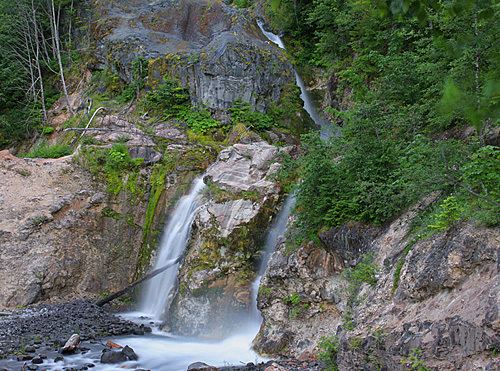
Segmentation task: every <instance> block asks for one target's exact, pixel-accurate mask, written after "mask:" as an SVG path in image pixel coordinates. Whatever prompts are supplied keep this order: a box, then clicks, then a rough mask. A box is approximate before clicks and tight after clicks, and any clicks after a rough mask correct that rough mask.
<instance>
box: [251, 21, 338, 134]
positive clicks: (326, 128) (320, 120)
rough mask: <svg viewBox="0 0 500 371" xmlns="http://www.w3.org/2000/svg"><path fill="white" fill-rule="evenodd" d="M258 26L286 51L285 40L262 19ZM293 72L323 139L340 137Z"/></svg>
mask: <svg viewBox="0 0 500 371" xmlns="http://www.w3.org/2000/svg"><path fill="white" fill-rule="evenodd" d="M257 25H258V26H259V28H260V30H261V31H262V33H263V34H264V36H266V37H267V39H268V40H269V41H271V42H272V43H273V44H276V45H277V46H278V47H280V48H281V49H283V50H286V48H285V44H284V43H283V40H281V37H279V36H278V35H276V34H274V33H272V32H270V31H266V29H265V28H264V23H263V22H262V21H261V20H260V19H259V20H258V21H257ZM293 72H294V74H295V82H296V84H297V86H298V87H299V88H300V99H302V101H303V102H304V110H305V111H306V112H307V113H308V114H309V117H311V119H312V120H313V121H314V123H315V124H316V125H317V126H318V127H319V129H320V135H321V138H322V139H327V138H329V137H331V136H332V135H338V130H337V127H336V126H334V125H332V123H331V122H330V121H328V120H326V119H325V118H324V117H322V116H321V115H320V114H319V113H318V110H317V109H316V106H315V105H314V102H313V100H312V98H311V95H310V94H309V91H308V90H307V88H306V85H305V84H304V81H303V80H302V78H301V77H300V75H299V74H298V73H297V71H295V70H294V71H293Z"/></svg>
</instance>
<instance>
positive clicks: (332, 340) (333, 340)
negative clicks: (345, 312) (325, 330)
mask: <svg viewBox="0 0 500 371" xmlns="http://www.w3.org/2000/svg"><path fill="white" fill-rule="evenodd" d="M339 346H340V344H339V340H338V339H337V337H336V336H335V335H332V336H327V337H326V336H325V337H322V338H321V339H320V341H319V344H318V348H319V349H320V351H319V354H318V358H319V359H320V360H321V361H322V362H324V363H325V366H326V368H325V370H327V371H338V366H337V353H338V351H339Z"/></svg>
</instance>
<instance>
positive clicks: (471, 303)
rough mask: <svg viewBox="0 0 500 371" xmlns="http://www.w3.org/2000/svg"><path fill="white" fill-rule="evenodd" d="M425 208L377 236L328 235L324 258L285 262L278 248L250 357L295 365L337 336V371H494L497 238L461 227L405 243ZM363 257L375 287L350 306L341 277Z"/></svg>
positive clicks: (310, 250)
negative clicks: (279, 358) (368, 258)
mask: <svg viewBox="0 0 500 371" xmlns="http://www.w3.org/2000/svg"><path fill="white" fill-rule="evenodd" d="M433 198H434V196H432V197H429V198H428V199H426V200H424V201H423V202H422V203H421V204H419V205H417V206H416V207H415V208H413V209H411V210H409V211H408V212H407V213H406V214H405V215H403V216H402V217H400V218H399V219H398V220H396V221H395V222H393V223H392V224H391V225H390V226H388V227H387V228H386V229H384V230H379V231H378V232H377V231H376V230H373V229H369V228H366V227H363V226H360V225H351V226H344V227H341V228H335V229H332V230H331V231H327V232H325V233H323V234H322V236H321V238H322V240H323V241H324V242H325V244H326V246H327V249H326V250H325V249H324V248H320V247H314V246H312V245H308V246H302V247H301V248H299V250H298V251H296V252H293V253H292V254H290V255H287V254H286V250H285V246H284V245H282V246H280V247H279V248H278V251H277V252H276V253H275V254H274V255H273V257H272V259H271V263H270V265H269V267H268V270H267V272H266V274H265V276H264V278H263V280H262V285H261V288H260V290H259V308H260V309H261V311H262V314H263V317H264V324H263V326H262V328H261V330H260V333H259V335H258V337H257V339H256V341H255V346H256V348H257V349H258V350H259V351H261V352H264V353H268V354H292V355H296V356H299V355H301V354H303V353H307V352H311V351H317V348H316V347H317V344H318V340H319V338H320V337H321V336H332V335H336V337H337V339H338V341H339V349H338V353H337V364H338V366H339V368H340V369H341V370H351V369H365V370H377V369H389V370H399V369H401V370H402V369H406V368H405V366H404V364H405V362H406V363H408V362H409V363H411V359H414V360H417V361H418V360H421V361H422V362H423V363H424V364H425V365H426V366H427V367H429V368H432V369H439V370H476V369H484V370H493V369H496V367H498V362H499V359H498V356H496V355H495V352H494V349H498V347H499V344H500V337H499V333H500V331H499V330H500V327H499V326H500V322H499V319H498V304H499V297H500V296H499V290H500V280H499V276H498V270H499V268H498V256H499V246H500V230H499V229H498V228H497V229H488V228H482V227H478V226H475V225H472V224H469V223H462V224H460V225H457V226H455V227H453V228H452V229H450V230H448V231H447V232H444V233H440V234H436V235H434V236H432V237H429V238H427V239H423V240H419V241H417V242H416V243H411V239H410V235H409V232H410V225H411V222H412V220H413V219H414V217H415V216H416V211H417V210H418V209H419V208H422V207H424V206H425V205H427V204H428V203H430V202H431V201H432V199H433ZM408 246H409V247H408ZM405 247H407V248H406V249H405ZM408 251H409V252H408ZM356 252H357V253H356ZM366 252H368V253H371V254H372V256H373V259H374V264H375V266H377V269H378V273H377V283H376V285H374V286H370V285H368V284H363V285H362V286H361V288H360V291H359V292H357V294H355V295H356V296H355V298H354V300H353V301H352V303H353V304H352V305H350V304H348V302H349V300H348V298H349V292H348V291H349V289H348V287H349V282H348V279H347V278H346V277H347V276H345V277H344V275H339V273H340V271H342V270H345V267H349V266H350V265H356V264H357V262H359V260H360V259H359V257H360V255H361V254H363V253H366ZM398 261H400V263H399V264H398V263H397V262H398ZM401 264H402V265H401ZM398 266H399V267H398ZM398 270H399V273H398ZM294 294H297V299H296V300H295V301H293V300H291V296H290V295H294ZM348 314H350V316H351V322H350V325H347V322H346V315H348Z"/></svg>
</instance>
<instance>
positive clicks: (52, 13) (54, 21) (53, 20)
mask: <svg viewBox="0 0 500 371" xmlns="http://www.w3.org/2000/svg"><path fill="white" fill-rule="evenodd" d="M49 6H50V14H49V18H50V25H51V29H52V36H53V38H54V43H55V48H56V50H55V52H56V58H57V64H58V65H59V75H60V77H61V84H62V88H63V93H64V97H65V98H66V104H67V106H68V112H69V113H70V115H71V116H73V115H74V114H75V113H74V111H73V107H72V106H71V101H70V99H69V94H68V88H67V86H66V79H65V78H64V68H63V64H62V59H61V45H60V39H59V26H58V17H56V10H55V6H54V0H50V2H49Z"/></svg>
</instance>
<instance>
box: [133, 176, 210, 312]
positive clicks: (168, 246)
mask: <svg viewBox="0 0 500 371" xmlns="http://www.w3.org/2000/svg"><path fill="white" fill-rule="evenodd" d="M204 187H205V184H204V183H203V179H202V178H197V179H195V180H194V181H193V185H192V187H191V190H190V192H189V194H187V195H186V196H184V197H182V198H181V199H180V200H179V202H178V203H177V205H176V206H175V209H174V212H173V213H172V215H171V216H170V218H169V220H168V222H167V224H166V227H165V230H164V232H163V236H162V239H161V242H160V246H159V251H160V254H159V255H158V258H157V259H156V263H155V266H154V269H158V268H161V267H164V266H165V265H167V264H168V263H169V262H171V261H175V260H176V259H177V258H178V257H179V256H181V255H182V254H184V250H185V249H186V245H187V241H188V238H189V231H190V230H191V224H192V223H193V219H194V216H195V213H196V208H197V206H198V205H197V200H198V196H199V194H200V192H201V191H202V190H203V188H204ZM178 270H179V263H178V264H176V265H174V266H172V267H171V268H169V269H167V270H166V271H165V272H163V273H160V274H159V275H158V276H156V277H154V278H152V279H151V280H149V282H148V283H147V286H146V290H145V292H144V295H143V297H142V301H141V311H142V312H144V313H145V314H148V315H150V316H151V317H153V318H154V319H157V320H159V319H161V318H162V316H163V315H164V314H165V313H166V312H167V311H168V308H169V306H170V302H171V301H172V297H173V295H174V293H175V283H176V280H177V273H178Z"/></svg>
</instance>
